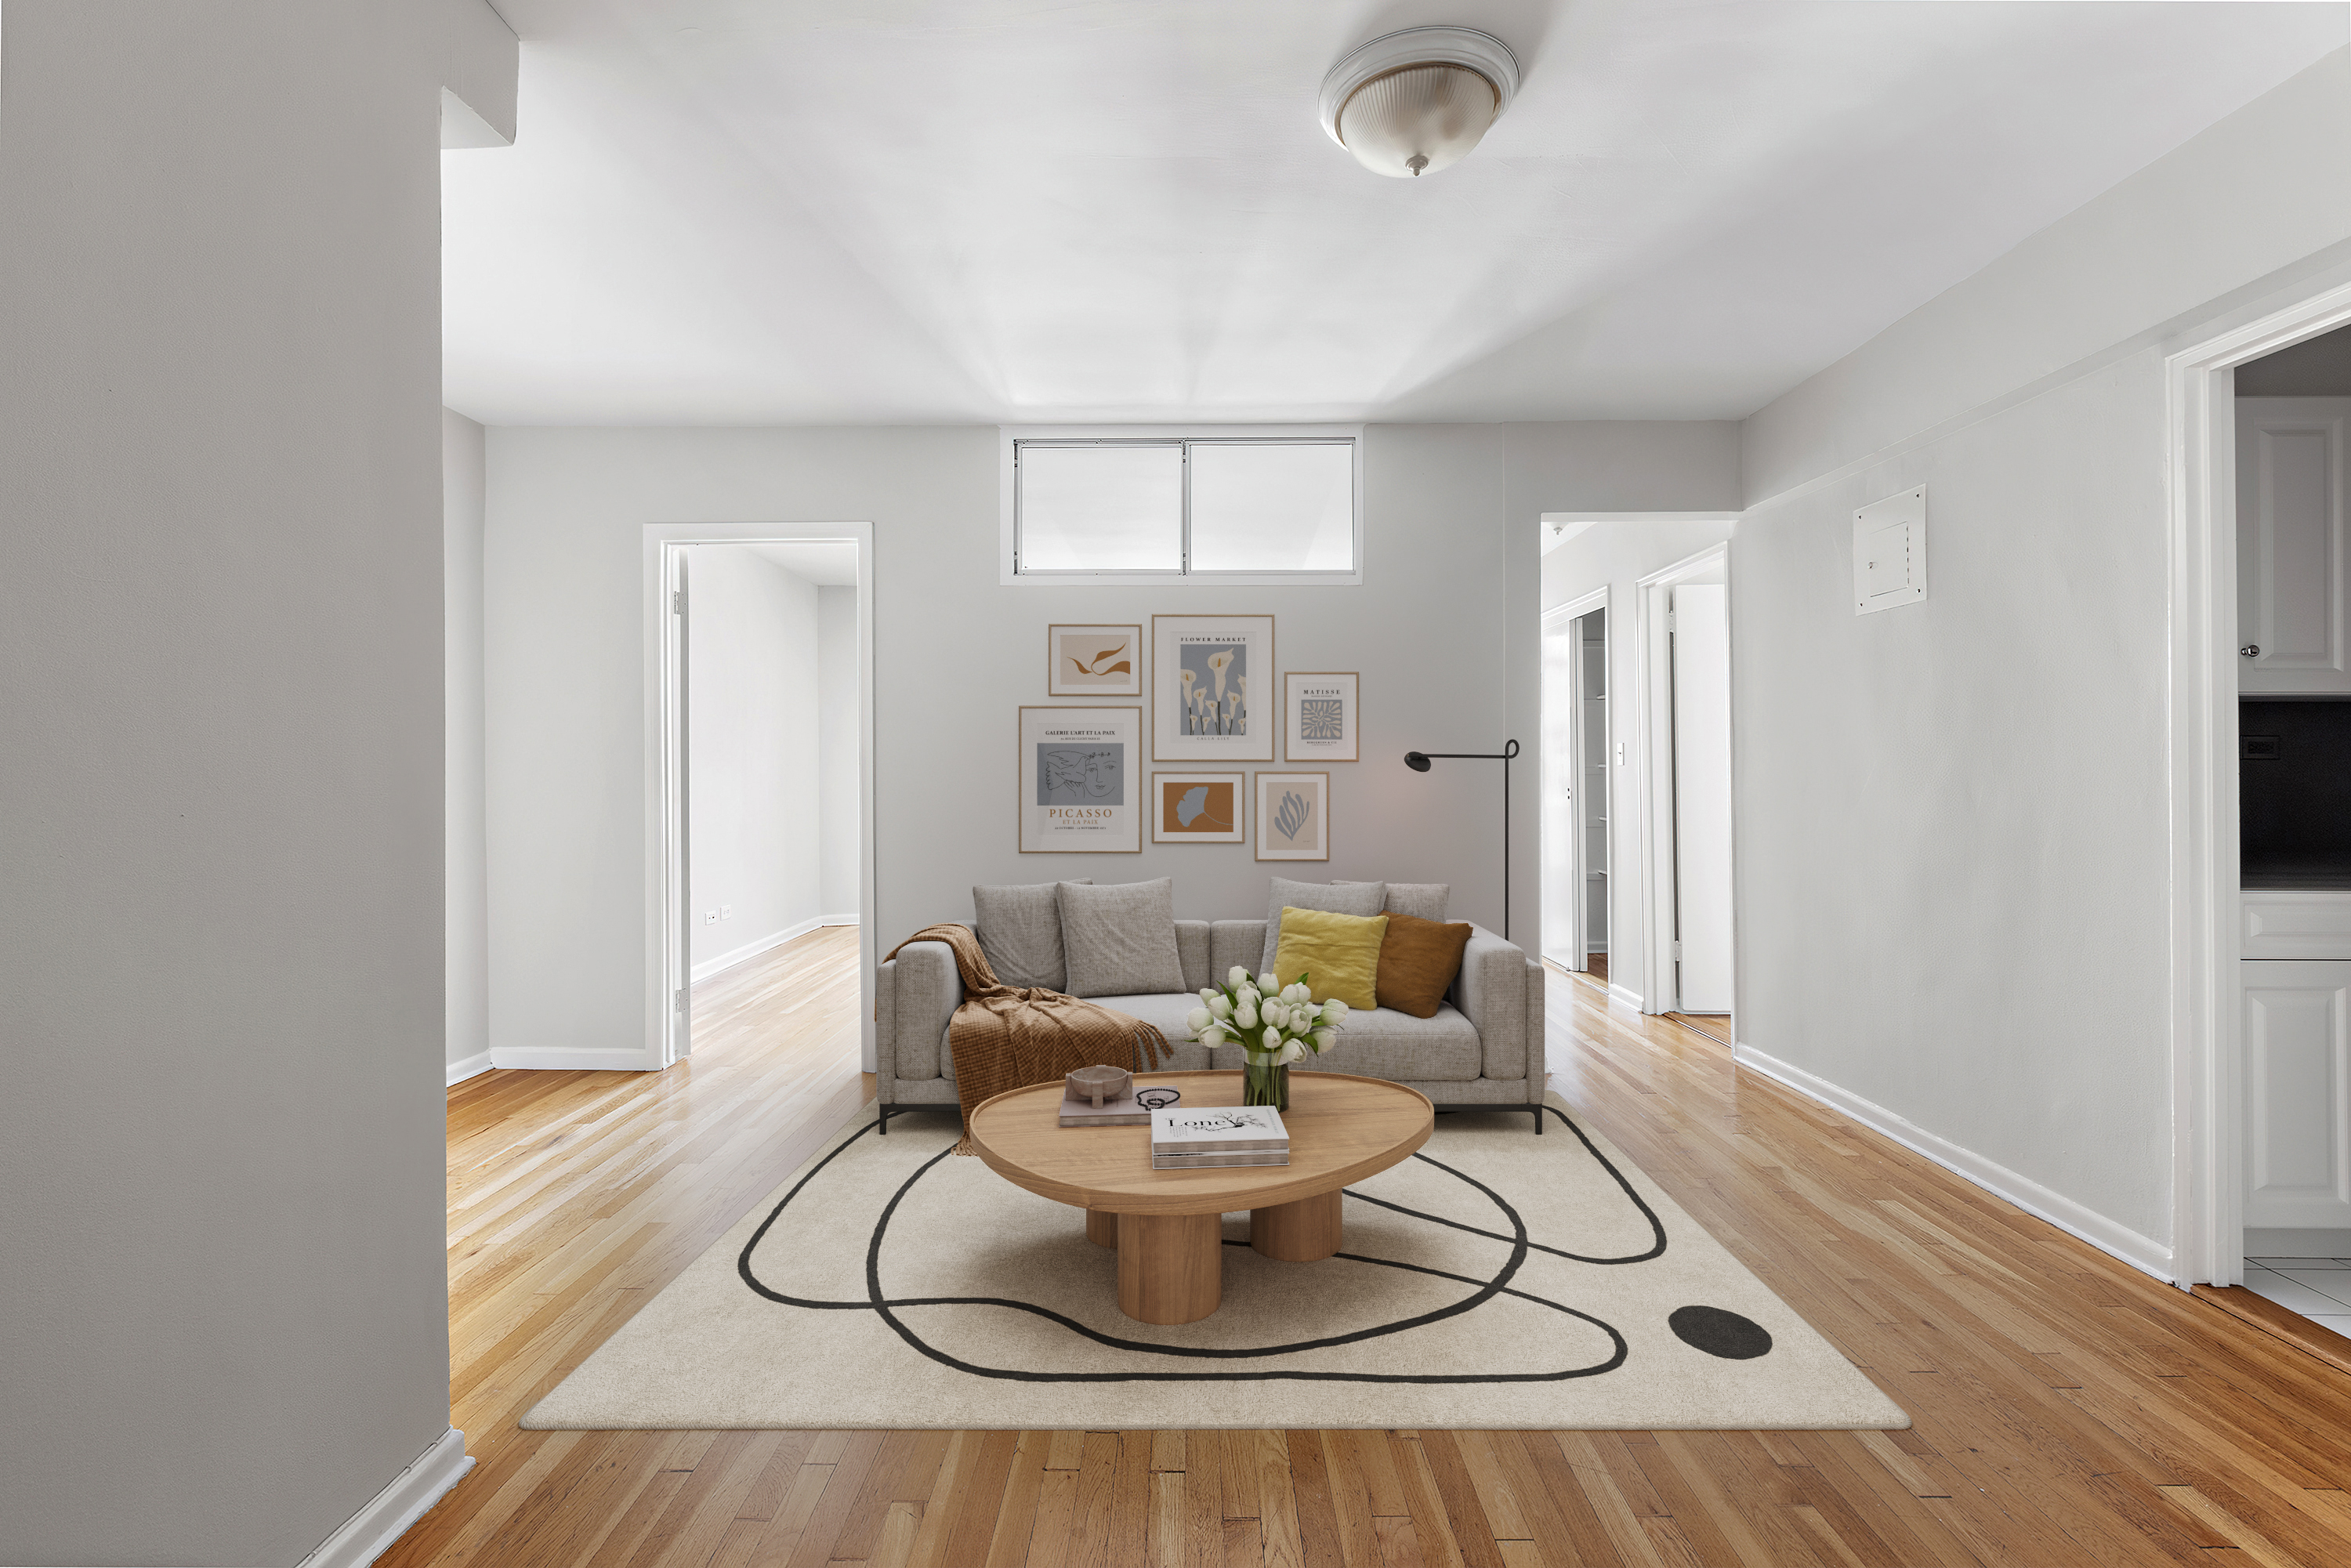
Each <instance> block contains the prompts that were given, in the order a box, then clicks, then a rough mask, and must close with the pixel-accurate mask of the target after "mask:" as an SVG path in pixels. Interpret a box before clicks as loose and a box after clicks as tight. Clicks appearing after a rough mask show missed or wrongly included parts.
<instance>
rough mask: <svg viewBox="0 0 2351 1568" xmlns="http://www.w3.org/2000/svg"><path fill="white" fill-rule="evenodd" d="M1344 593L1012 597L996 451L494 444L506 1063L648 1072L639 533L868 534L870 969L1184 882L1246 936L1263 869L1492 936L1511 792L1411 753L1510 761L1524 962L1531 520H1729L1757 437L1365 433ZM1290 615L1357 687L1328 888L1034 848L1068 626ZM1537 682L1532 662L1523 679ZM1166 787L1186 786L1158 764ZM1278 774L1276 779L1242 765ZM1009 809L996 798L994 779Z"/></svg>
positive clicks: (1533, 794)
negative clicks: (608, 1064) (1032, 821)
mask: <svg viewBox="0 0 2351 1568" xmlns="http://www.w3.org/2000/svg"><path fill="white" fill-rule="evenodd" d="M1364 440H1365V448H1364V463H1365V475H1364V527H1365V534H1366V538H1365V570H1364V583H1363V584H1362V586H1360V587H1353V588H1307V589H1267V588H1241V589H1226V590H1218V591H1207V590H1200V589H1193V588H1183V587H1170V588H1166V589H1092V588H1038V587H1019V588H1008V587H1004V586H1002V585H1000V584H999V583H998V580H997V575H998V563H997V549H998V474H997V462H998V437H997V432H996V431H995V430H994V429H993V428H992V427H971V428H937V429H914V428H891V429H845V430H844V429H825V430H814V429H808V430H802V429H792V430H774V429H768V430H611V429H580V430H525V429H503V428H501V429H494V430H492V431H491V432H490V436H489V473H490V479H489V497H490V501H489V531H488V545H487V550H488V566H487V584H488V587H487V595H488V616H489V634H488V638H489V653H488V659H489V714H490V736H491V741H490V747H491V751H490V844H491V955H492V968H493V973H494V974H495V976H496V988H495V990H494V992H493V996H492V1009H493V1010H492V1036H493V1038H494V1039H495V1040H496V1042H497V1044H498V1046H499V1047H500V1049H502V1050H503V1049H508V1048H520V1049H528V1048H532V1047H552V1048H559V1049H581V1048H586V1049H610V1050H631V1051H633V1050H639V1049H641V1048H642V1047H643V1043H644V1041H643V1027H644V1026H643V1019H644V1017H645V1009H644V1006H643V1000H644V998H643V995H642V990H643V974H644V967H645V954H644V946H645V941H646V936H645V933H646V930H647V913H646V908H645V903H644V901H645V898H646V896H647V894H646V888H645V875H644V831H645V803H644V800H643V684H644V676H643V628H642V626H641V625H640V621H641V618H642V616H643V585H642V582H641V580H640V579H641V574H642V570H643V566H642V553H641V552H642V544H641V537H642V533H643V525H644V524H645V523H647V522H651V521H694V522H757V521H810V520H834V521H842V520H867V521H871V522H872V524H873V525H874V550H875V559H876V565H875V571H874V603H875V610H874V614H875V632H874V648H875V653H874V659H875V672H874V703H875V728H876V747H877V757H876V768H877V783H876V792H877V802H878V803H877V807H876V811H877V819H876V842H877V858H878V860H879V862H880V863H879V868H878V876H879V889H878V897H877V907H876V910H875V917H876V924H877V928H878V931H879V933H880V940H881V941H882V942H883V944H884V946H885V947H886V946H890V945H894V944H895V943H896V942H898V941H899V940H902V939H903V938H904V936H907V935H909V934H910V933H912V932H913V931H914V930H915V929H916V928H918V927H919V926H921V925H924V924H925V923H927V922H930V921H933V920H940V919H950V920H952V919H969V918H970V916H971V895H970V889H971V886H972V884H973V883H983V882H1029V883H1034V882H1045V881H1050V880H1053V879H1056V878H1061V877H1078V876H1091V877H1093V878H1094V879H1095V880H1097V881H1102V882H1125V881H1132V880H1136V879H1140V878H1147V877H1157V876H1172V877H1174V878H1175V899H1176V909H1177V913H1178V914H1179V915H1184V916H1186V917H1207V916H1226V915H1245V914H1254V913H1255V912H1256V911H1258V910H1259V909H1261V908H1263V907H1264V900H1265V890H1266V883H1267V877H1268V873H1269V871H1270V870H1274V869H1281V870H1283V871H1284V873H1285V874H1291V875H1311V876H1317V877H1326V876H1327V877H1333V878H1339V877H1374V878H1395V879H1399V880H1406V881H1424V880H1425V881H1443V882H1450V883H1453V885H1454V901H1453V907H1454V911H1455V913H1456V915H1458V916H1459V917H1463V918H1471V919H1476V920H1478V921H1480V922H1482V923H1484V924H1486V925H1492V926H1499V925H1500V922H1501V880H1502V879H1501V866H1500V861H1501V833H1500V823H1499V804H1500V794H1501V779H1500V775H1499V769H1498V767H1497V765H1495V764H1492V763H1456V764H1449V765H1448V764H1443V763H1440V764H1439V765H1438V766H1437V770H1435V771H1433V772H1431V773H1428V774H1426V775H1421V774H1416V773H1413V772H1411V771H1409V770H1408V769H1406V768H1405V767H1404V766H1403V764H1402V761H1401V758H1402V757H1403V754H1404V753H1405V751H1407V750H1410V749H1414V748H1418V749H1421V750H1425V751H1492V750H1497V749H1499V747H1500V746H1501V743H1502V742H1503V740H1504V739H1505V738H1507V737H1510V736H1512V735H1515V736H1517V737H1519V738H1520V742H1521V744H1522V746H1523V747H1525V750H1524V753H1523V754H1522V757H1521V758H1520V761H1519V762H1518V763H1516V764H1514V765H1513V768H1514V777H1513V782H1514V784H1515V786H1516V792H1515V796H1514V800H1513V804H1514V806H1515V808H1516V813H1517V814H1516V816H1515V819H1514V831H1513V852H1514V854H1515V857H1516V862H1517V863H1516V864H1515V866H1514V868H1513V873H1512V875H1513V883H1512V894H1513V901H1514V904H1515V905H1516V907H1515V910H1514V929H1515V930H1516V931H1517V933H1518V934H1519V935H1520V936H1523V937H1524V938H1525V939H1526V940H1527V941H1528V942H1529V943H1532V942H1533V941H1534V939H1535V932H1536V921H1537V917H1538V916H1537V911H1538V907H1539V904H1538V900H1539V897H1540V888H1539V885H1538V883H1537V880H1536V878H1537V863H1538V862H1537V859H1536V856H1537V832H1538V818H1537V816H1536V808H1537V806H1538V804H1539V801H1538V799H1537V795H1538V791H1537V789H1536V779H1537V778H1538V777H1539V774H1538V771H1537V769H1538V767H1539V765H1540V757H1539V747H1538V744H1537V743H1538V740H1539V731H1540V723H1539V716H1540V699H1541V691H1540V679H1539V675H1538V674H1537V672H1536V671H1535V669H1534V660H1535V657H1536V628H1537V623H1538V621H1539V619H1540V616H1539V598H1540V591H1541V573H1540V570H1538V559H1537V549H1538V547H1537V542H1536V541H1537V534H1538V531H1539V522H1538V519H1539V517H1540V516H1541V513H1542V512H1543V511H1546V510H1562V509H1566V510H1573V509H1581V508H1587V507H1604V506H1625V505H1646V506H1650V507H1667V508H1677V509H1698V508H1702V507H1717V506H1722V505H1726V504H1728V502H1729V499H1730V498H1731V497H1732V495H1733V494H1734V493H1735V486H1736V482H1737V474H1738V454H1737V429H1736V427H1735V426H1732V425H1728V424H1709V425H1680V426H1675V425H1646V424H1622V425H1619V424H1601V425H1510V426H1503V425H1472V426H1446V425H1375V426H1373V427H1371V428H1370V429H1369V430H1368V431H1367V433H1366V434H1365V437H1364ZM1210 611H1213V612H1220V613H1258V612H1270V613H1271V614H1272V615H1273V616H1274V617H1275V622H1276V626H1275V635H1276V645H1277V653H1278V657H1279V663H1280V665H1281V666H1282V667H1283V668H1297V669H1316V668H1322V669H1340V670H1347V669H1352V670H1356V671H1358V672H1360V673H1361V674H1362V676H1363V700H1364V718H1363V727H1362V755H1363V758H1364V759H1363V760H1362V761H1360V762H1356V763H1339V764H1334V765H1332V766H1331V768H1330V771H1331V773H1332V858H1331V861H1330V862H1329V864H1328V865H1327V866H1325V865H1320V864H1317V865H1313V866H1311V867H1300V866H1297V865H1290V866H1287V867H1280V868H1277V867H1269V866H1266V865H1260V864H1259V863H1258V862H1257V861H1256V860H1255V858H1254V852H1253V851H1252V849H1251V848H1250V847H1249V846H1248V845H1230V846H1221V845H1220V846H1199V845H1186V846H1180V847H1179V846H1172V845H1171V846H1165V847H1160V846H1154V845H1152V844H1151V843H1150V842H1149V841H1148V835H1147V833H1146V835H1145V842H1144V851H1143V852H1142V853H1141V854H1139V855H1120V856H1109V855H1101V856H1095V855H1023V854H1021V853H1019V837H1018V832H1017V822H1016V821H1015V818H1014V813H1013V802H1012V791H1011V779H1012V769H1013V766H1014V746H1013V737H1014V733H1015V724H1016V721H1017V710H1018V709H1019V706H1021V705H1022V704H1023V703H1029V704H1042V703H1045V702H1047V701H1048V700H1049V699H1048V698H1047V696H1046V694H1045V690H1044V684H1043V678H1042V676H1041V674H1040V670H1041V668H1042V664H1041V658H1040V652H1041V649H1042V646H1043V642H1044V637H1045V628H1046V627H1047V626H1048V625H1049V624H1050V623H1051V622H1055V621H1099V622H1137V623H1142V624H1147V623H1148V622H1149V620H1150V617H1151V616H1152V615H1153V614H1154V613H1155V612H1156V613H1161V614H1171V613H1186V612H1210ZM1521 655H1523V656H1522V657H1521ZM1171 766H1172V765H1171ZM1259 766H1263V767H1277V768H1278V767H1280V766H1281V765H1280V762H1279V761H1276V762H1274V763H1270V764H1262V765H1252V770H1254V769H1255V768H1257V767H1259ZM998 780H1001V782H1000V783H998V782H997V781H998Z"/></svg>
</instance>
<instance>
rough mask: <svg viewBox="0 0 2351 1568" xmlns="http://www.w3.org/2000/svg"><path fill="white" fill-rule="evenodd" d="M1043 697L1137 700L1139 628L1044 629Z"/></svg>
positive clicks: (1140, 661) (1140, 655)
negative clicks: (1122, 698)
mask: <svg viewBox="0 0 2351 1568" xmlns="http://www.w3.org/2000/svg"><path fill="white" fill-rule="evenodd" d="M1045 660H1046V669H1047V674H1046V679H1045V695H1047V696H1053V697H1139V696H1141V695H1143V628H1142V627H1141V626H1139V625H1137V626H1115V625H1113V626H1092V625H1088V626H1068V625H1059V624H1056V625H1052V626H1048V627H1047V628H1045Z"/></svg>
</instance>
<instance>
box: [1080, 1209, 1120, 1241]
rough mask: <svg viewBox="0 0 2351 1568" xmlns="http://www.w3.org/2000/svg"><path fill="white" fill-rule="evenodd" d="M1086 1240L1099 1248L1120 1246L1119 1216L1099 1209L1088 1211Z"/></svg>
mask: <svg viewBox="0 0 2351 1568" xmlns="http://www.w3.org/2000/svg"><path fill="white" fill-rule="evenodd" d="M1086 1239H1087V1240H1089V1241H1091V1242H1092V1243H1093V1244H1094V1245H1095V1246H1097V1247H1115V1246H1117V1245H1118V1216H1117V1215H1115V1214H1109V1213H1105V1212H1104V1211H1103V1210H1102V1209H1099V1208H1089V1209H1088V1210H1086Z"/></svg>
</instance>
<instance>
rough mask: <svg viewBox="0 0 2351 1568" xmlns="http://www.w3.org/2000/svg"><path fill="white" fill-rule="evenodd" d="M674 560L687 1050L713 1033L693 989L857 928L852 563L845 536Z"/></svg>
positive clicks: (704, 991)
mask: <svg viewBox="0 0 2351 1568" xmlns="http://www.w3.org/2000/svg"><path fill="white" fill-rule="evenodd" d="M679 554H680V558H681V559H679V561H678V563H677V570H678V574H679V580H680V581H681V582H682V583H683V584H684V593H683V594H682V595H681V596H680V599H679V601H678V609H679V617H680V619H681V621H682V622H683V623H684V626H683V632H682V636H683V640H684V660H683V665H684V670H683V674H684V705H683V712H682V715H681V717H682V719H683V722H684V731H685V736H686V740H685V748H684V749H685V768H684V796H685V807H686V810H685V831H684V833H683V834H682V835H681V839H680V844H681V848H682V850H683V852H684V853H683V859H684V878H683V880H684V883H685V886H686V890H687V898H686V909H685V914H686V925H685V928H684V945H685V946H686V950H687V957H688V963H689V979H690V984H689V987H688V994H687V998H686V1008H685V1013H684V1019H683V1028H682V1030H681V1041H680V1044H681V1048H682V1050H683V1051H696V1050H701V1049H703V1048H704V1047H705V1046H706V1045H707V1044H709V1043H710V1042H711V1040H713V1039H716V1038H724V1037H725V1031H724V1030H717V1031H714V1030H711V1029H710V1028H708V1027H706V1025H705V1019H703V1017H702V1012H703V1003H704V1001H705V998H709V997H716V996H721V995H731V994H733V992H734V990H736V989H739V988H741V987H742V986H743V985H747V986H748V987H749V988H750V989H751V990H753V991H755V992H756V991H758V990H760V989H761V988H762V986H763V982H762V981H761V979H760V977H763V976H768V975H771V974H772V975H776V976H782V975H788V974H789V973H790V972H791V967H790V966H789V965H780V964H778V963H773V962H766V961H765V960H767V959H768V956H770V955H773V954H774V953H776V952H777V951H778V949H780V948H782V947H784V946H786V945H787V944H789V943H791V942H793V941H794V940H795V939H796V938H799V937H802V936H808V935H809V934H810V933H812V932H814V931H817V930H818V929H820V928H821V927H828V926H848V927H855V926H856V925H858V924H859V914H860V909H861V905H862V888H861V887H860V885H859V876H858V845H859V843H860V841H861V839H862V821H861V816H862V811H861V801H860V800H859V789H858V770H859V734H858V722H857V720H858V656H857V570H858V563H857V546H856V544H855V542H854V541H852V540H842V539H798V540H784V541H768V542H763V543H748V544H701V545H694V546H691V547H688V548H686V549H682V550H681V551H680V552H679ZM744 971H750V973H748V974H746V973H744ZM721 982H739V983H740V984H733V983H727V984H722V983H721Z"/></svg>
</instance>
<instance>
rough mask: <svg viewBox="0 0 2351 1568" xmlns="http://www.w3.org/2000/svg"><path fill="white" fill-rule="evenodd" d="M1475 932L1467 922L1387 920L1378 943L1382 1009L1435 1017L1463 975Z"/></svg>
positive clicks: (1406, 917) (1393, 917) (1400, 917)
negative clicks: (1463, 961)
mask: <svg viewBox="0 0 2351 1568" xmlns="http://www.w3.org/2000/svg"><path fill="white" fill-rule="evenodd" d="M1390 891H1391V894H1393V891H1394V890H1393V889H1391V890H1390ZM1473 929H1474V928H1473V927H1472V926H1471V925H1469V923H1468V921H1466V920H1465V921H1460V922H1458V923H1457V924H1455V925H1442V924H1440V923H1438V922H1437V921H1434V920H1416V919H1415V918H1413V917H1412V916H1411V915H1389V916H1388V928H1387V933H1386V935H1385V936H1384V938H1383V939H1382V940H1381V942H1380V969H1379V980H1378V990H1379V1005H1380V1006H1382V1007H1384V1008H1394V1009H1395V1010H1396V1011H1398V1012H1400V1013H1410V1014H1411V1015H1412V1016H1413V1017H1415V1018H1420V1019H1425V1018H1434V1017H1436V1016H1437V1005H1438V1004H1439V1003H1440V1002H1442V1001H1444V999H1445V993H1446V992H1447V991H1449V990H1451V989H1452V988H1453V977H1454V976H1456V975H1458V974H1459V973H1460V972H1461V952H1462V949H1463V948H1465V947H1467V946H1469V935H1470V932H1471V931H1472V930H1473Z"/></svg>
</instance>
